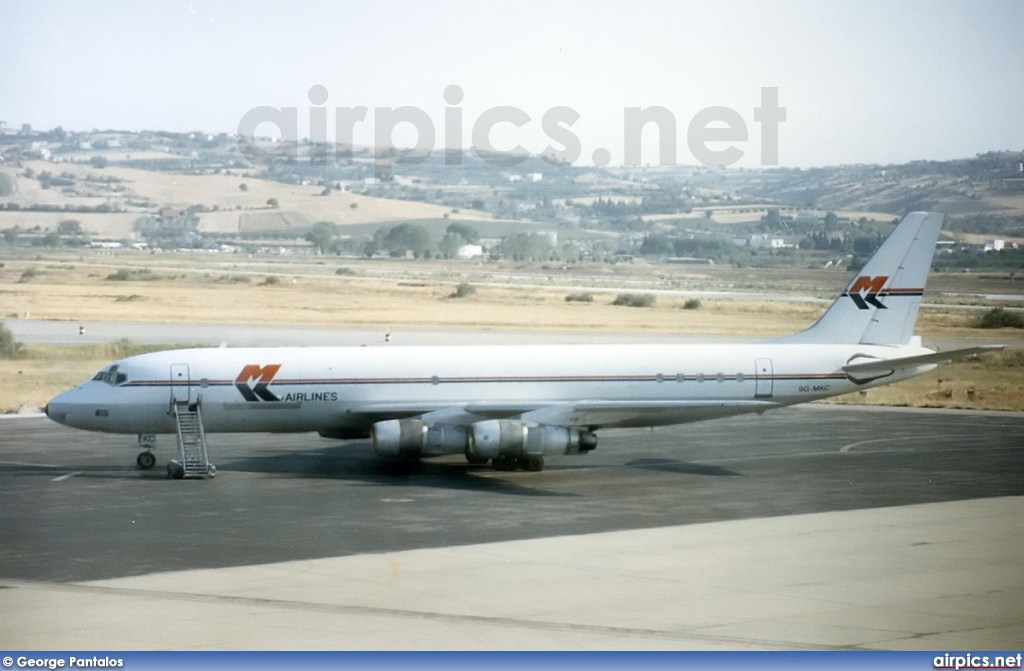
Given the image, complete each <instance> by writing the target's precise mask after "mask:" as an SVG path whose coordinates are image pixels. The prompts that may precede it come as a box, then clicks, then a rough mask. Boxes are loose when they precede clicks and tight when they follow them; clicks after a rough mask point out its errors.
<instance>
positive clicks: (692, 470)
mask: <svg viewBox="0 0 1024 671" xmlns="http://www.w3.org/2000/svg"><path fill="white" fill-rule="evenodd" d="M626 467H627V468H638V469H641V470H645V471H660V472H662V473H684V474H686V475H712V476H739V475H742V473H737V472H736V471H731V470H729V469H728V468H722V467H721V466H708V465H705V464H691V463H688V462H685V461H679V460H678V459H634V460H633V461H628V462H626Z"/></svg>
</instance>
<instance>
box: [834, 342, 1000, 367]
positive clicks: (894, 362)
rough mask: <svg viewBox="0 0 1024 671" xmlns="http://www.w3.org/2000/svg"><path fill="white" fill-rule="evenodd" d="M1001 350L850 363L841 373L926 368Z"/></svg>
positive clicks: (983, 348)
mask: <svg viewBox="0 0 1024 671" xmlns="http://www.w3.org/2000/svg"><path fill="white" fill-rule="evenodd" d="M1003 348H1004V346H1003V345H982V346H980V347H968V348H967V349H954V350H950V351H948V352H936V353H934V354H921V355H919V356H905V357H899V358H896V359H877V360H874V361H865V362H861V363H852V364H850V365H848V366H843V371H844V372H846V373H882V372H887V371H893V370H904V369H907V368H917V367H918V366H927V365H929V364H940V363H948V362H950V361H957V360H959V359H969V358H970V357H974V356H977V355H979V354H984V353H985V352H997V351H999V350H1001V349H1003Z"/></svg>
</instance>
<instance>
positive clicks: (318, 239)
mask: <svg viewBox="0 0 1024 671" xmlns="http://www.w3.org/2000/svg"><path fill="white" fill-rule="evenodd" d="M338 231H339V229H338V225H337V224H335V223H334V222H333V221H318V222H316V223H315V224H313V228H311V229H310V231H309V233H306V240H308V241H309V242H311V243H313V246H314V247H316V251H317V253H318V254H326V253H327V252H333V251H335V250H336V249H337V244H338Z"/></svg>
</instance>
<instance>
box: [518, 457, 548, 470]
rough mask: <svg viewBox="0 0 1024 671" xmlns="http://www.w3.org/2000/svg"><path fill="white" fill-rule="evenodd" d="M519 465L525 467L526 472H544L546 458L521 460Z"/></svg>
mask: <svg viewBox="0 0 1024 671" xmlns="http://www.w3.org/2000/svg"><path fill="white" fill-rule="evenodd" d="M519 465H520V466H522V467H523V470H524V471H532V472H534V473H536V472H537V471H543V470H544V457H523V458H522V459H520V460H519Z"/></svg>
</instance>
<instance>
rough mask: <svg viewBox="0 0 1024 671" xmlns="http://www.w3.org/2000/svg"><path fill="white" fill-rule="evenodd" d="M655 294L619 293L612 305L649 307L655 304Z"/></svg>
mask: <svg viewBox="0 0 1024 671" xmlns="http://www.w3.org/2000/svg"><path fill="white" fill-rule="evenodd" d="M654 300H655V298H654V294H619V295H618V296H616V297H615V300H614V301H612V305H625V306H626V307H629V308H649V307H651V306H652V305H654Z"/></svg>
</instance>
